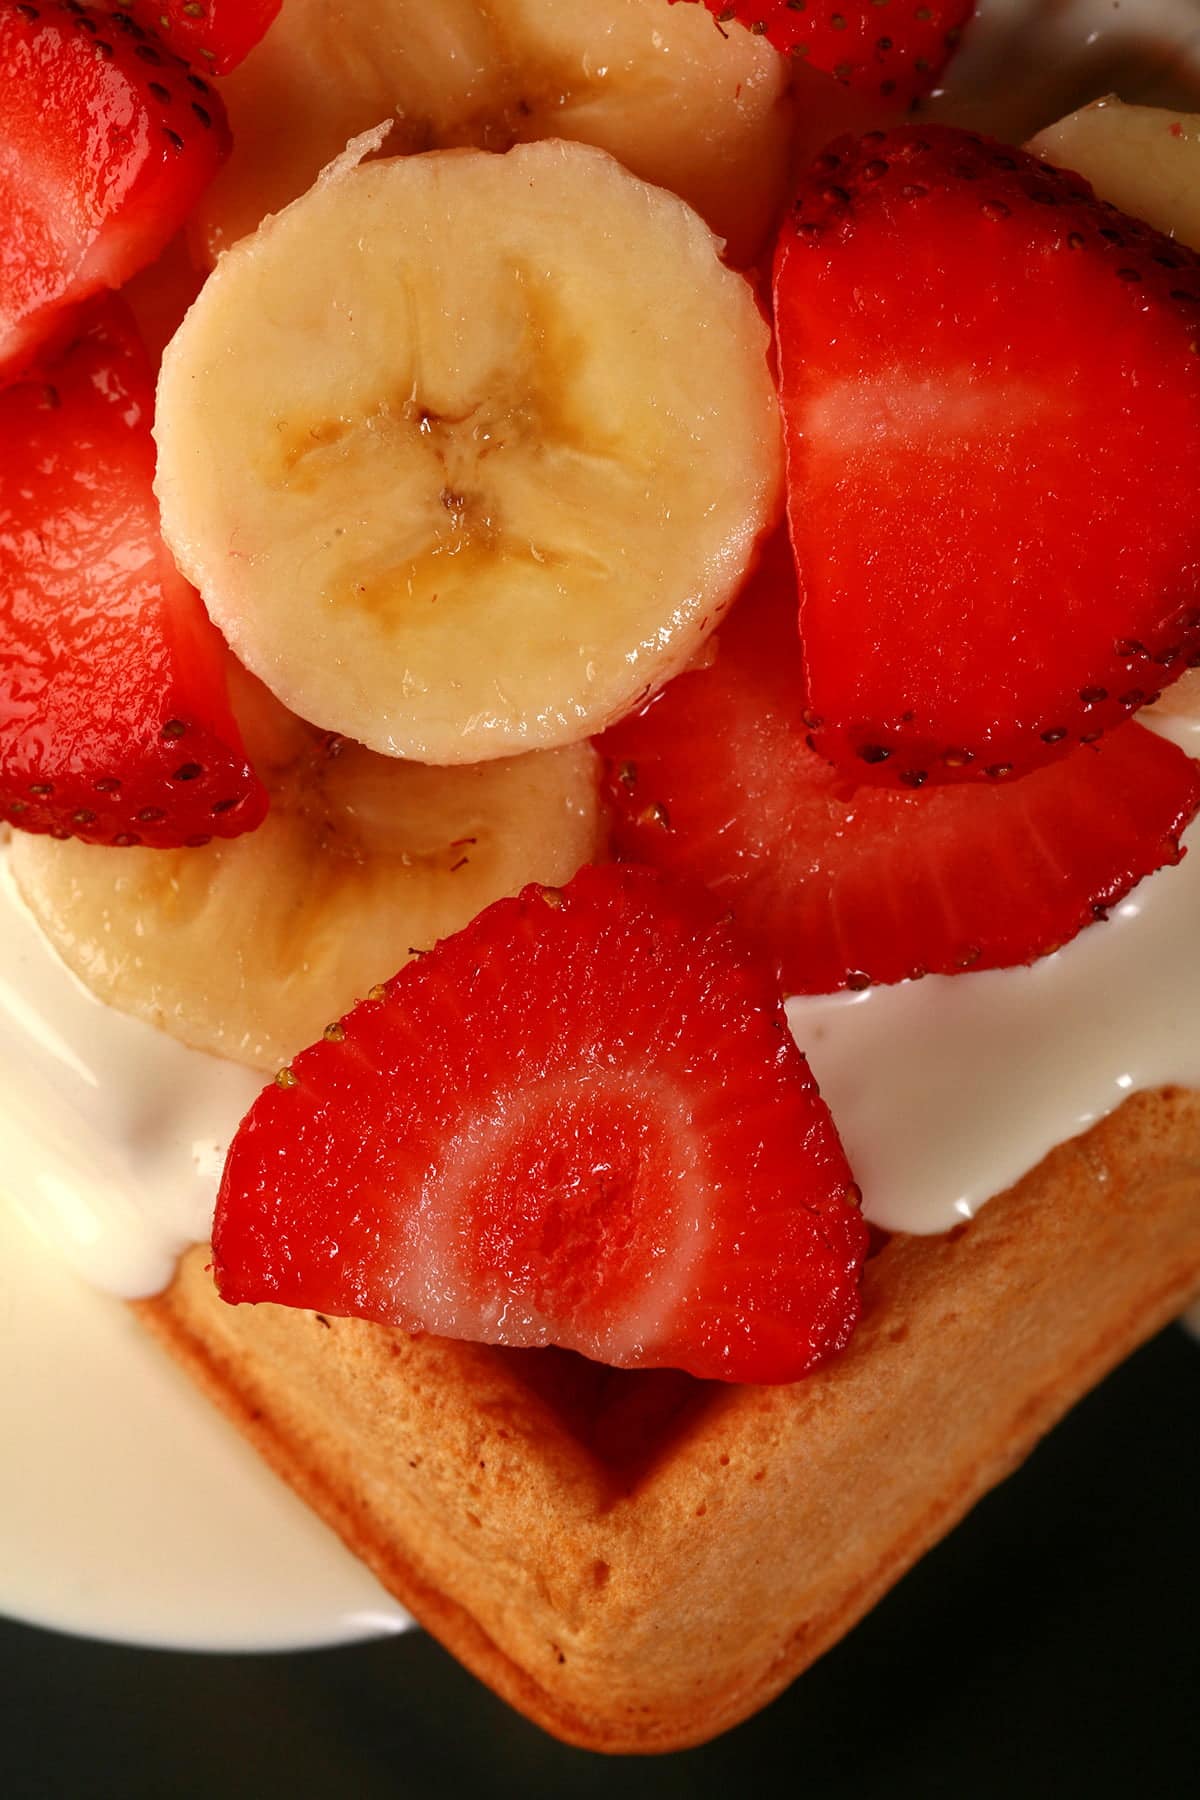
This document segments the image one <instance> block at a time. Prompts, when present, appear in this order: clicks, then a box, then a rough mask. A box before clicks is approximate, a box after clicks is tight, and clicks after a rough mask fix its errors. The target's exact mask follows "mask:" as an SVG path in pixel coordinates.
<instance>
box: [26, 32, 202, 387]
mask: <svg viewBox="0 0 1200 1800" xmlns="http://www.w3.org/2000/svg"><path fill="white" fill-rule="evenodd" d="M0 86H2V88H3V94H4V102H3V107H2V109H0V244H2V245H3V254H2V255H0V375H4V374H6V373H13V372H17V373H19V372H20V370H21V368H22V367H27V366H28V364H29V363H30V361H31V359H32V357H33V355H34V354H35V352H36V351H37V349H38V347H39V345H41V344H43V343H44V342H46V340H47V339H48V338H49V337H50V336H51V334H52V333H54V332H55V331H57V330H58V328H59V327H60V326H61V325H62V323H63V316H64V313H66V312H67V311H68V310H69V309H70V308H72V307H74V306H77V305H78V304H79V302H80V301H82V300H85V299H86V298H87V297H88V296H89V295H90V294H94V293H97V292H98V291H99V290H100V289H102V288H106V287H107V288H115V287H119V286H120V285H121V283H122V282H123V281H125V280H126V279H127V277H128V276H130V275H132V274H133V272H134V270H135V269H140V268H141V267H142V266H143V265H144V264H146V263H149V262H152V261H153V259H154V258H155V257H156V256H157V255H158V252H159V251H160V250H161V249H162V247H163V245H164V244H165V243H166V242H167V240H168V239H169V238H170V237H171V236H173V234H174V233H175V231H176V230H178V228H179V226H180V225H182V223H183V221H184V220H185V219H186V217H187V215H188V214H189V213H190V212H191V210H192V207H193V206H194V204H195V202H196V200H197V199H198V198H199V196H200V194H201V192H202V191H203V189H204V188H205V187H206V186H207V184H208V182H209V180H210V179H211V177H212V176H213V175H214V174H215V172H216V170H217V168H218V166H219V164H220V162H221V159H222V157H223V156H224V155H225V154H226V152H227V151H228V148H229V131H228V127H227V125H226V122H225V113H224V109H223V107H222V105H221V102H220V100H219V99H218V98H217V96H216V94H215V93H214V92H213V90H212V88H211V87H210V86H209V85H208V83H207V82H206V81H204V80H202V79H201V77H200V76H199V75H195V74H193V73H192V72H191V71H190V70H189V68H188V66H187V64H186V63H184V62H181V61H180V60H179V58H178V57H176V56H174V55H172V53H171V52H170V51H169V50H167V49H166V48H165V47H164V46H163V45H162V44H159V43H158V42H157V41H156V40H155V39H154V38H152V37H151V36H150V35H149V34H148V33H147V32H145V31H143V30H142V29H141V27H140V26H139V25H137V24H135V22H134V21H133V20H132V19H131V18H129V17H128V15H127V14H126V13H124V12H123V11H121V10H120V9H118V8H108V7H95V8H93V9H91V10H86V11H85V10H84V8H83V7H81V6H78V5H68V4H62V5H60V4H58V3H57V0H37V4H36V5H32V4H31V5H26V4H22V3H21V0H0Z"/></svg>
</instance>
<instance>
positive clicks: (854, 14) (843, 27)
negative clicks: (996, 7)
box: [704, 0, 975, 105]
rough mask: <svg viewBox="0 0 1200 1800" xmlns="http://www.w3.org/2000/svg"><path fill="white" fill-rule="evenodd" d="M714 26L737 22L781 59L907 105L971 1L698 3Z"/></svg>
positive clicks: (926, 85) (945, 54) (935, 69)
mask: <svg viewBox="0 0 1200 1800" xmlns="http://www.w3.org/2000/svg"><path fill="white" fill-rule="evenodd" d="M704 4H705V5H706V6H707V8H708V10H709V12H710V13H712V14H713V15H714V16H715V18H716V19H717V22H718V24H721V25H729V24H733V23H735V22H736V23H738V24H740V25H745V26H746V27H747V28H748V29H749V30H750V31H753V32H754V33H756V35H758V36H760V37H765V38H767V39H769V41H770V42H771V43H772V44H774V46H775V48H776V49H777V50H779V51H782V52H783V54H784V55H785V56H797V57H803V58H804V60H805V61H806V62H807V63H808V65H809V67H810V68H813V69H821V70H823V71H824V72H825V73H826V74H827V75H834V76H836V77H837V79H838V80H839V81H841V82H843V83H845V84H846V85H847V86H849V87H854V88H857V89H859V90H860V91H862V92H863V93H867V94H871V95H878V96H879V97H881V98H882V99H884V100H887V101H890V102H893V103H897V104H905V105H906V104H907V103H908V102H909V101H911V100H915V99H916V98H917V96H918V95H919V94H925V93H928V91H929V89H930V88H931V87H932V86H933V84H934V81H935V80H936V79H937V77H938V75H939V74H940V73H941V71H942V69H943V68H944V67H945V65H946V62H947V61H948V59H949V57H950V56H951V54H952V53H953V51H954V49H955V47H956V46H957V44H958V41H959V38H960V37H961V35H962V28H963V26H964V25H965V24H966V22H967V20H968V19H969V18H970V17H971V14H972V13H973V12H974V10H975V0H704Z"/></svg>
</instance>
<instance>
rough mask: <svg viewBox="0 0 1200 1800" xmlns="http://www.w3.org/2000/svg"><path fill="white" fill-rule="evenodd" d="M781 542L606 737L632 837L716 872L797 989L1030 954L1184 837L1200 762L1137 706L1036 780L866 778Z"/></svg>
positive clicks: (698, 873) (614, 791)
mask: <svg viewBox="0 0 1200 1800" xmlns="http://www.w3.org/2000/svg"><path fill="white" fill-rule="evenodd" d="M807 740H808V730H807V727H806V725H805V723H804V715H803V700H802V679H801V658H800V645H799V641H798V639H797V636H796V594H795V581H794V577H793V575H792V571H791V567H790V564H789V561H788V559H787V556H786V551H783V552H782V553H781V551H780V547H779V545H778V544H777V545H776V546H775V547H774V548H773V550H772V552H771V553H770V555H769V557H768V560H767V561H766V563H765V564H764V566H763V568H762V569H761V570H760V572H759V574H758V575H757V576H756V577H755V578H754V580H753V581H752V582H751V584H750V587H749V589H748V590H747V592H746V593H745V595H744V596H743V597H742V599H741V600H739V602H738V604H737V606H736V607H735V609H734V611H733V613H732V614H731V615H730V617H729V618H728V619H727V620H726V622H725V623H724V624H723V625H722V626H721V629H720V631H719V633H718V635H717V642H716V653H715V657H714V659H713V661H712V662H711V664H710V665H709V666H707V667H704V668H700V669H697V670H696V671H695V672H694V673H690V674H684V675H680V676H678V677H677V678H676V680H675V681H673V682H671V684H670V685H669V687H667V688H666V690H665V691H664V692H663V693H662V694H660V695H659V697H658V699H657V700H655V701H653V702H652V703H651V705H650V706H649V707H647V708H646V710H645V711H644V712H643V713H642V714H641V715H640V716H638V717H636V718H632V719H627V720H625V721H624V722H623V723H622V724H620V725H617V726H615V727H614V728H613V730H611V731H609V732H607V733H606V734H605V736H604V737H603V738H601V739H600V740H599V747H600V749H601V750H602V752H603V753H604V755H605V757H606V759H607V765H606V766H607V774H608V787H609V793H610V797H611V800H612V804H613V811H614V815H615V821H616V827H615V844H616V848H617V852H618V854H619V855H621V856H624V857H628V858H632V859H634V860H636V861H640V862H648V863H653V864H654V865H655V866H656V867H658V868H661V869H665V870H667V871H668V872H670V873H671V874H674V875H681V876H687V877H689V878H690V879H692V880H699V881H703V882H706V883H707V885H708V886H709V887H710V888H711V889H712V891H713V893H714V894H715V895H717V896H718V898H719V899H720V900H721V901H722V902H723V903H724V904H726V905H728V906H729V907H731V908H732V909H733V911H734V912H735V914H736V916H737V921H738V924H739V925H740V926H741V928H742V930H743V931H744V932H745V933H746V935H747V936H748V937H749V938H750V939H751V940H752V941H753V942H754V943H755V945H756V947H757V948H758V949H759V950H760V951H761V952H762V954H763V955H764V956H765V957H767V958H768V959H769V960H770V961H771V962H772V963H773V965H774V967H775V970H776V972H777V974H778V976H779V979H780V982H781V983H782V986H783V988H784V991H785V992H788V993H817V994H819V993H829V992H833V991H834V990H836V989H838V988H843V987H847V986H849V987H863V986H866V985H867V984H868V982H871V981H878V982H886V981H900V980H903V979H904V978H905V977H907V976H911V975H920V974H923V973H926V972H929V973H937V974H953V973H955V972H956V971H957V970H960V969H965V968H975V969H982V968H994V967H1005V966H1007V965H1009V964H1013V963H1024V962H1031V961H1033V960H1034V958H1036V957H1038V956H1041V955H1044V954H1045V953H1046V952H1047V951H1050V950H1054V949H1056V948H1057V947H1058V946H1059V945H1060V944H1062V943H1065V942H1066V940H1067V939H1068V938H1071V937H1074V935H1075V933H1076V932H1077V931H1079V930H1080V929H1081V927H1083V926H1084V925H1088V924H1090V923H1091V922H1092V920H1093V919H1094V918H1096V917H1097V915H1098V914H1100V913H1102V912H1103V909H1104V908H1105V907H1107V906H1111V905H1112V904H1113V903H1114V902H1115V901H1116V900H1119V899H1120V898H1121V896H1122V895H1123V894H1125V893H1127V892H1128V890H1129V889H1130V888H1131V887H1132V886H1133V884H1134V883H1135V882H1136V881H1138V880H1140V879H1141V877H1142V876H1143V875H1146V874H1148V873H1149V872H1150V871H1151V870H1152V869H1156V868H1158V867H1159V865H1160V864H1162V863H1165V862H1177V861H1178V860H1179V856H1180V850H1179V844H1178V835H1179V833H1180V832H1181V831H1182V830H1183V828H1184V826H1185V825H1186V824H1187V822H1188V820H1189V819H1190V818H1191V817H1192V816H1193V814H1194V813H1195V812H1196V810H1197V807H1198V806H1200V768H1198V767H1197V765H1196V764H1195V763H1194V762H1193V761H1192V760H1191V759H1190V757H1187V756H1185V755H1184V754H1183V753H1182V751H1180V750H1177V749H1176V748H1175V746H1174V745H1173V744H1168V743H1165V742H1164V741H1163V740H1162V739H1161V738H1158V737H1155V736H1154V735H1153V734H1152V733H1151V732H1148V731H1144V730H1143V729H1142V727H1141V726H1140V725H1137V724H1132V723H1130V724H1127V725H1122V726H1121V727H1120V728H1119V729H1118V730H1116V731H1114V732H1113V733H1112V734H1111V735H1110V736H1109V737H1106V738H1105V739H1104V740H1103V741H1102V742H1101V743H1099V744H1096V745H1094V746H1084V747H1082V748H1079V749H1077V750H1075V751H1074V752H1072V754H1071V755H1070V756H1066V757H1064V758H1063V759H1062V760H1061V761H1059V762H1055V763H1053V764H1051V765H1050V766H1049V767H1048V768H1045V769H1040V770H1038V771H1037V772H1036V773H1035V774H1033V775H1029V776H1027V777H1026V778H1025V779H1024V780H1023V781H1017V782H1006V783H1003V784H1001V785H1000V786H997V787H992V788H963V787H956V788H926V789H924V790H923V791H921V792H920V793H912V792H905V791H903V790H899V789H894V788H893V789H888V788H872V787H865V788H860V789H859V790H858V791H857V792H850V791H848V790H847V789H846V787H845V785H844V783H843V782H842V781H841V779H840V777H839V776H838V775H837V774H836V772H835V771H834V770H833V769H831V768H830V767H829V765H828V763H826V762H825V761H824V760H823V759H822V758H821V757H819V756H817V755H816V754H815V753H814V752H813V751H812V750H811V749H809V747H808V741H807Z"/></svg>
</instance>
